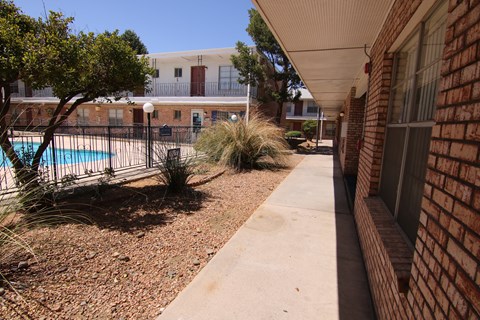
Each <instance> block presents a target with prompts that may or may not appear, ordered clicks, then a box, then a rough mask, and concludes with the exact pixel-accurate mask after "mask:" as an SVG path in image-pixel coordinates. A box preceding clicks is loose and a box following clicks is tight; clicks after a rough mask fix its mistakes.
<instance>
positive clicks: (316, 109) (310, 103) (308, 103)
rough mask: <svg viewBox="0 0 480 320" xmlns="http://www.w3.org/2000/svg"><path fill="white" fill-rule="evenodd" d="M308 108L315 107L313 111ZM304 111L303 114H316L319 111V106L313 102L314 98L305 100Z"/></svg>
mask: <svg viewBox="0 0 480 320" xmlns="http://www.w3.org/2000/svg"><path fill="white" fill-rule="evenodd" d="M309 108H315V111H314V112H309V111H308V109H309ZM304 111H305V112H304V114H305V115H317V114H318V113H319V112H320V106H319V105H318V104H317V103H316V102H315V100H307V103H306V105H305V110H304Z"/></svg>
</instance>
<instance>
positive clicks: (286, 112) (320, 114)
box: [280, 89, 337, 140]
mask: <svg viewBox="0 0 480 320" xmlns="http://www.w3.org/2000/svg"><path fill="white" fill-rule="evenodd" d="M300 92H301V96H300V98H299V100H298V101H296V102H286V103H285V104H284V106H283V115H282V121H281V122H280V124H281V126H282V127H284V128H285V129H286V130H287V131H291V130H295V131H302V124H303V123H304V122H305V121H307V120H314V121H318V120H320V122H321V128H322V133H321V136H322V139H327V140H332V139H334V138H335V132H336V116H337V115H336V113H335V112H331V111H329V110H325V109H324V108H322V106H319V105H318V104H317V103H316V102H315V100H314V99H313V97H312V94H311V93H310V92H309V91H308V90H307V89H300Z"/></svg>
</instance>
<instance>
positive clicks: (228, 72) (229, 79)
mask: <svg viewBox="0 0 480 320" xmlns="http://www.w3.org/2000/svg"><path fill="white" fill-rule="evenodd" d="M239 76H240V75H239V72H238V70H237V69H235V68H234V67H233V66H221V67H220V71H219V76H218V88H219V89H220V90H229V89H240V88H241V87H240V84H239V83H238V78H239Z"/></svg>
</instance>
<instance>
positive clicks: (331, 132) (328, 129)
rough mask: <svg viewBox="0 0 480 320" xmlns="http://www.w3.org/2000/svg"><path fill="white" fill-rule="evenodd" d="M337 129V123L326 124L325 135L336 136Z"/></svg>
mask: <svg viewBox="0 0 480 320" xmlns="http://www.w3.org/2000/svg"><path fill="white" fill-rule="evenodd" d="M335 128H336V127H335V123H325V135H327V136H334V135H335Z"/></svg>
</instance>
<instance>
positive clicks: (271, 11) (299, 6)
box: [252, 0, 393, 117]
mask: <svg viewBox="0 0 480 320" xmlns="http://www.w3.org/2000/svg"><path fill="white" fill-rule="evenodd" d="M252 2H253V4H254V5H255V7H256V8H257V10H258V11H259V13H260V14H261V15H262V17H263V19H264V20H265V22H266V23H267V25H268V26H269V28H270V30H272V32H273V34H274V35H275V37H276V38H277V40H278V41H279V43H280V45H281V46H282V48H283V50H284V51H285V52H286V54H287V56H288V57H289V59H290V61H291V62H292V63H293V65H294V67H295V69H296V70H297V72H298V73H299V74H300V77H301V78H302V81H303V82H304V83H305V85H306V86H307V88H308V90H309V91H310V92H311V93H312V95H313V97H314V99H315V100H316V102H317V103H318V104H319V105H320V106H321V107H322V109H323V110H324V112H325V115H326V116H327V117H335V116H336V113H338V112H339V111H340V109H341V108H342V105H343V102H344V100H345V98H346V97H347V95H348V93H349V92H350V88H351V87H352V86H356V87H358V88H359V90H358V91H359V92H357V93H358V94H362V93H363V92H365V90H366V77H365V76H364V72H363V67H364V64H365V63H366V62H367V61H368V59H367V57H366V55H365V53H364V46H365V45H366V46H367V52H368V49H369V48H370V47H371V46H372V44H373V42H374V41H375V39H376V37H377V35H378V33H379V31H380V28H381V26H382V25H383V23H384V21H385V18H386V16H387V14H388V11H389V9H390V7H391V5H392V3H393V0H383V1H378V0H295V1H292V0H252ZM362 91H363V92H362ZM357 96H358V95H357Z"/></svg>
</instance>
